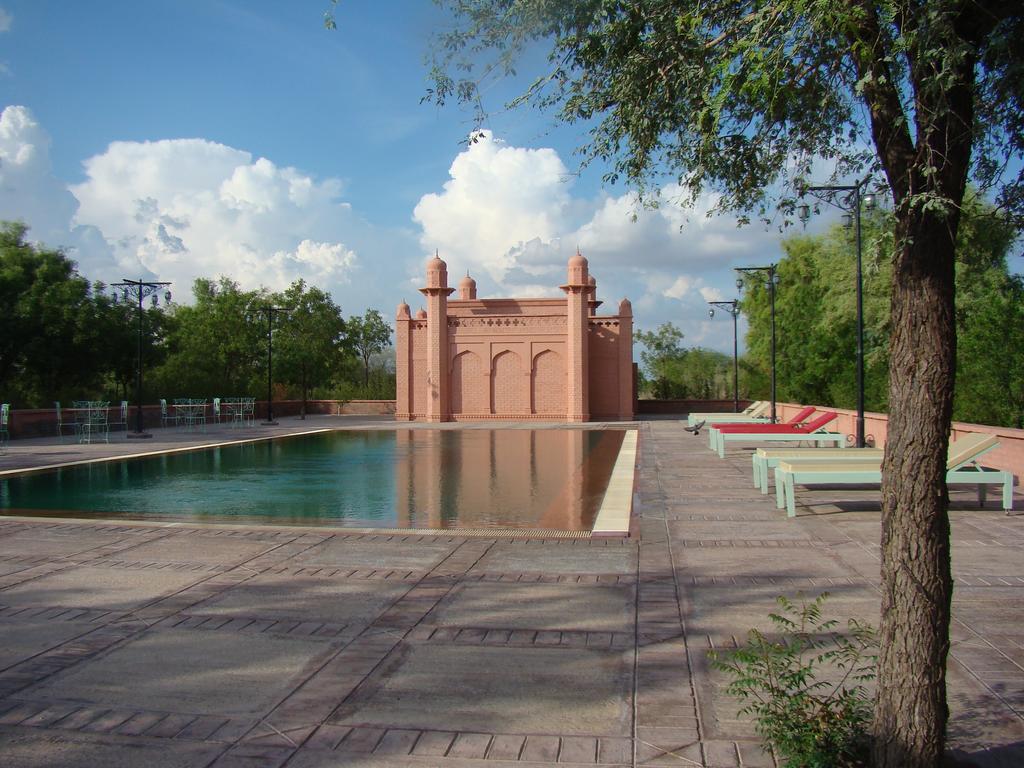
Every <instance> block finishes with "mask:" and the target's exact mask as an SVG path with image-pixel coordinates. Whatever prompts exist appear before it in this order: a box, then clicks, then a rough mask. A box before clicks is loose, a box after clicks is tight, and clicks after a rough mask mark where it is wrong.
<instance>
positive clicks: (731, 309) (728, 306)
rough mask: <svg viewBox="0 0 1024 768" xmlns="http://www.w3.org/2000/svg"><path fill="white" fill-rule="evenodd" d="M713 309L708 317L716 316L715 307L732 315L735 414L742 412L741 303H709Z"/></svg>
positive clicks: (734, 300) (733, 401)
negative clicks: (739, 338)
mask: <svg viewBox="0 0 1024 768" xmlns="http://www.w3.org/2000/svg"><path fill="white" fill-rule="evenodd" d="M708 304H710V305H711V309H709V310H708V317H714V316H715V307H719V308H720V309H724V310H725V311H726V312H728V313H729V314H730V315H732V409H733V413H739V412H740V364H739V356H738V351H739V348H738V344H737V341H736V338H737V337H736V320H737V318H738V317H739V315H740V308H739V302H738V301H737V300H736V299H733V300H732V301H709V302H708Z"/></svg>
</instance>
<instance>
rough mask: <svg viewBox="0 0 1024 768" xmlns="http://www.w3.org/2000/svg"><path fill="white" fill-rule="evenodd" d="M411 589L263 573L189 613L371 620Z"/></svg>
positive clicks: (324, 620) (347, 621) (344, 621)
mask: <svg viewBox="0 0 1024 768" xmlns="http://www.w3.org/2000/svg"><path fill="white" fill-rule="evenodd" d="M408 591H409V585H408V584H403V583H400V582H399V583H383V584H382V583H376V582H369V581H362V580H352V579H345V580H339V579H325V578H317V577H315V576H281V575H278V574H274V573H264V574H260V575H258V576H254V577H252V578H251V579H248V580H246V581H244V582H243V583H241V584H239V585H238V586H235V587H232V588H231V589H228V590H226V591H224V592H221V593H219V594H217V595H215V596H213V597H212V598H210V599H209V600H206V601H205V602H202V603H200V604H198V605H196V606H193V607H192V608H190V609H189V612H190V613H191V614H197V615H202V616H219V617H227V618H241V617H245V618H251V619H255V618H257V617H258V618H260V619H275V620H280V619H294V620H296V621H300V620H306V621H318V622H321V623H341V624H355V623H362V624H369V623H370V622H371V621H373V619H374V618H376V617H377V616H378V615H379V614H381V613H382V612H383V611H384V610H385V609H386V608H387V607H388V606H390V605H391V604H392V603H394V602H395V601H396V600H398V598H399V597H401V596H402V595H404V594H405V593H406V592H408ZM256 606H258V609H257V608H256Z"/></svg>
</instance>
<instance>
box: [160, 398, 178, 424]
mask: <svg viewBox="0 0 1024 768" xmlns="http://www.w3.org/2000/svg"><path fill="white" fill-rule="evenodd" d="M172 424H173V425H174V426H177V425H178V417H177V416H175V415H172V414H170V413H168V412H167V400H166V399H165V398H163V397H161V398H160V426H161V427H169V426H171V425H172Z"/></svg>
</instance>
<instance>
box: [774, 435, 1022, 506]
mask: <svg viewBox="0 0 1024 768" xmlns="http://www.w3.org/2000/svg"><path fill="white" fill-rule="evenodd" d="M998 445H999V440H998V439H996V436H995V435H982V434H969V435H964V436H963V437H961V438H960V439H959V440H954V441H951V442H950V444H949V450H948V452H947V454H946V483H947V484H949V485H977V486H978V503H979V504H981V505H983V504H984V503H985V494H986V491H987V490H988V486H990V485H1001V486H1002V487H1003V509H1004V510H1005V511H1006V514H1010V511H1011V510H1012V509H1013V473H1012V472H1007V471H1006V470H1002V469H992V468H989V467H983V466H981V465H980V464H979V463H978V459H980V458H981V457H982V456H983V455H984V454H986V453H988V452H989V451H991V450H992V449H993V448H995V447H996V446H998ZM881 482H882V468H881V465H880V464H879V463H878V462H803V461H781V462H779V465H778V466H777V467H775V506H776V507H778V508H779V509H782V508H783V507H785V508H786V516H787V517H796V499H795V486H796V485H798V484H799V485H860V484H875V485H877V484H879V483H881Z"/></svg>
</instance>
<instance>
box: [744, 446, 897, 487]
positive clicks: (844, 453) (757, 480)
mask: <svg viewBox="0 0 1024 768" xmlns="http://www.w3.org/2000/svg"><path fill="white" fill-rule="evenodd" d="M882 453H883V451H882V449H881V448H758V449H757V450H756V451H754V454H753V456H751V462H752V464H753V470H754V487H755V488H757V489H758V490H759V491H761V493H763V494H766V495H767V493H768V478H769V477H771V476H772V473H773V472H774V470H775V468H776V467H777V466H779V462H780V461H799V462H801V463H803V462H814V461H833V462H834V461H854V462H861V463H864V464H867V463H869V462H875V461H877V462H878V463H879V464H881V463H882Z"/></svg>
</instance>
